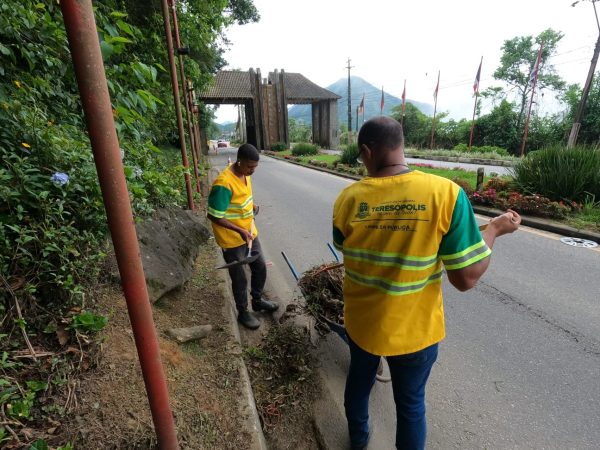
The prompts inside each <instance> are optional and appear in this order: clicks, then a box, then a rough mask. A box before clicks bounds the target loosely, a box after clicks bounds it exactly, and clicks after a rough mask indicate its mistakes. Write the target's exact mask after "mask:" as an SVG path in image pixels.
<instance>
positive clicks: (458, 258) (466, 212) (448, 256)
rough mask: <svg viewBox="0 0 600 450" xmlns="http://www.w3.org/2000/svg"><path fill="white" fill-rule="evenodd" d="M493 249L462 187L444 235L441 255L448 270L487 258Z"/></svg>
mask: <svg viewBox="0 0 600 450" xmlns="http://www.w3.org/2000/svg"><path fill="white" fill-rule="evenodd" d="M491 253H492V251H491V250H490V249H489V248H488V246H487V244H486V243H485V241H484V240H483V238H482V237H481V232H480V231H479V227H478V226H477V221H476V220H475V215H474V214H473V208H472V207H471V203H470V202H469V199H468V198H467V195H466V194H465V191H463V190H462V189H460V191H459V193H458V196H457V197H456V203H455V205H454V210H453V212H452V222H451V223H450V228H449V229H448V232H447V233H446V234H445V235H444V236H443V237H442V242H441V244H440V250H439V255H440V257H441V258H442V261H443V262H444V265H445V266H446V269H447V270H457V269H462V268H464V267H467V266H470V265H472V264H475V263H476V262H478V261H481V260H482V259H484V258H487V257H488V256H489V255H490V254H491Z"/></svg>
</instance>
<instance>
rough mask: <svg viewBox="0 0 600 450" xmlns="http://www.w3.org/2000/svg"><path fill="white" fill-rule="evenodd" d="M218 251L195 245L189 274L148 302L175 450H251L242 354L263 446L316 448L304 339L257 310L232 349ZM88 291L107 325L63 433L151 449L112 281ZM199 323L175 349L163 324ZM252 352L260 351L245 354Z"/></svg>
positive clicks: (123, 312)
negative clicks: (201, 333) (198, 334)
mask: <svg viewBox="0 0 600 450" xmlns="http://www.w3.org/2000/svg"><path fill="white" fill-rule="evenodd" d="M217 251H218V249H217V248H216V246H215V244H214V241H213V240H212V239H211V240H209V242H208V243H207V244H206V245H205V246H203V247H202V248H201V249H200V255H199V257H198V260H197V261H196V266H195V271H194V276H193V279H192V280H191V281H190V282H188V283H186V284H185V286H184V287H183V289H181V290H179V291H176V292H172V293H170V294H168V295H166V296H165V297H164V298H162V299H160V300H159V301H158V302H157V303H156V304H154V305H153V313H154V321H155V324H156V328H157V332H158V334H159V341H160V348H161V357H162V361H163V366H164V367H165V371H166V376H167V382H168V388H169V394H170V399H171V405H172V408H173V412H174V415H175V422H176V426H177V433H178V439H179V442H180V445H181V448H182V449H236V450H238V449H239V450H244V449H249V448H250V446H251V444H250V442H251V439H250V436H249V433H248V432H246V431H243V430H245V429H246V428H245V426H246V425H245V420H246V416H245V415H244V414H245V413H244V412H243V411H242V409H241V408H243V407H244V406H245V405H247V401H246V399H245V397H244V396H243V394H242V391H241V381H240V380H241V374H240V355H243V357H244V359H245V361H246V364H247V368H248V373H249V376H250V380H251V382H252V385H253V391H254V395H255V399H256V404H257V406H258V413H259V417H260V420H261V424H262V427H263V431H264V435H265V439H266V442H267V446H268V448H269V449H274V450H287V449H297V450H317V449H318V448H319V445H318V443H317V441H316V438H315V435H314V430H313V424H312V414H311V409H312V402H313V400H314V398H315V397H316V396H317V395H318V387H317V386H316V385H315V382H314V380H315V378H314V377H313V375H314V360H312V359H311V358H310V357H309V354H310V353H311V350H312V348H311V345H310V342H309V338H308V335H306V334H305V333H304V332H303V331H298V332H289V331H286V327H285V326H282V325H281V324H278V323H276V322H275V321H274V320H272V318H271V317H269V316H268V315H266V314H260V317H261V321H262V322H263V325H262V326H261V328H260V329H259V330H257V331H248V330H243V329H242V330H241V339H242V348H240V346H239V345H238V344H237V342H236V340H235V338H234V336H233V333H232V328H231V324H230V322H229V320H230V316H229V313H228V312H227V310H226V306H228V302H230V301H231V300H230V299H229V298H227V296H228V295H229V294H228V292H229V291H228V290H227V287H226V286H224V285H223V283H224V282H228V279H227V278H226V277H223V276H222V275H223V274H221V273H218V272H217V271H216V270H215V269H214V267H215V266H217V265H218V258H217ZM267 294H270V293H267ZM93 296H94V299H93V300H94V302H95V303H96V309H97V311H98V312H99V313H102V314H105V315H107V316H108V317H109V322H108V325H107V327H106V329H105V330H104V331H103V332H102V333H103V337H102V341H103V342H102V350H101V352H100V355H99V358H98V365H97V368H95V369H92V370H90V371H88V372H85V373H84V374H83V376H82V378H80V379H79V380H78V381H77V386H76V389H74V390H73V392H74V398H73V400H72V401H74V404H75V405H76V406H75V408H74V409H73V410H72V415H71V416H72V417H73V419H72V421H71V423H69V424H64V425H65V426H64V428H63V433H61V434H63V436H65V438H66V439H65V440H68V441H69V442H71V443H73V444H74V448H75V449H80V448H81V449H83V448H85V449H90V450H95V449H98V450H101V449H102V450H104V449H154V448H157V445H156V438H155V434H154V430H153V425H152V419H151V416H150V411H149V406H148V401H147V397H146V392H145V388H144V383H143V379H142V375H141V370H140V368H139V361H138V357H137V352H136V348H135V343H134V340H133V333H132V331H131V326H130V323H129V318H128V314H127V308H126V304H125V299H124V297H123V295H122V293H121V290H120V286H119V285H118V284H114V283H108V282H107V283H106V284H103V285H99V286H98V287H97V288H96V290H95V293H94V295H93ZM202 324H211V325H212V326H213V331H212V332H211V333H210V334H209V336H208V337H206V338H204V339H201V340H200V341H196V342H192V343H186V344H182V345H180V344H178V343H176V342H175V341H173V340H172V339H170V338H169V337H168V336H167V335H166V330H167V329H169V328H177V327H187V326H193V325H202ZM257 349H260V350H259V351H262V352H263V355H266V357H264V358H260V359H258V360H257V359H253V358H252V357H249V355H252V354H253V352H254V351H256V350H257ZM65 429H66V430H67V432H66V433H65Z"/></svg>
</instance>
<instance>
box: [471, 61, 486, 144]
mask: <svg viewBox="0 0 600 450" xmlns="http://www.w3.org/2000/svg"><path fill="white" fill-rule="evenodd" d="M482 64H483V56H482V57H481V61H480V62H479V70H477V75H476V76H475V84H474V85H473V86H474V88H475V104H474V105H473V120H471V132H470V133H469V151H471V147H472V146H473V132H474V131H475V113H476V111H477V98H478V97H479V79H480V77H481V65H482Z"/></svg>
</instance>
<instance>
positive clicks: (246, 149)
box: [207, 144, 279, 330]
mask: <svg viewBox="0 0 600 450" xmlns="http://www.w3.org/2000/svg"><path fill="white" fill-rule="evenodd" d="M258 160H259V153H258V150H257V149H256V147H254V146H253V145H251V144H243V145H241V146H240V148H239V149H238V152H237V160H236V162H235V163H233V164H231V165H229V166H228V167H227V168H226V169H225V170H223V171H222V172H221V173H220V174H219V176H218V177H217V179H216V180H215V181H214V183H213V185H212V188H211V191H210V195H209V197H208V214H207V216H208V218H209V219H210V221H211V222H212V228H213V233H214V235H215V240H216V241H217V244H219V247H221V250H222V251H223V258H224V259H225V262H226V263H230V262H234V261H240V260H242V259H244V258H245V257H246V256H247V252H248V244H249V243H250V241H252V253H255V252H258V253H259V257H258V259H256V260H255V261H253V262H251V263H250V264H249V265H250V272H251V281H250V295H251V297H252V309H253V310H254V311H267V312H273V311H276V310H277V308H278V307H279V305H277V303H275V302H272V301H269V300H266V299H264V298H263V297H262V292H263V288H264V287H265V282H266V280H267V267H266V265H265V259H264V257H263V255H262V252H261V247H260V242H259V240H258V230H257V229H256V226H255V224H254V216H255V215H256V214H257V213H258V206H256V205H255V204H254V200H253V197H252V181H251V180H250V175H252V174H253V173H254V171H255V170H256V167H257V166H258ZM229 277H230V278H231V288H232V290H233V297H234V299H235V305H236V307H237V310H238V320H239V321H240V323H241V324H242V325H243V326H245V327H246V328H250V329H252V330H254V329H256V328H258V327H259V326H260V321H259V320H258V319H257V318H256V317H255V316H254V315H253V314H252V313H250V312H249V311H248V281H247V279H246V272H245V269H244V266H243V265H240V266H234V267H230V268H229Z"/></svg>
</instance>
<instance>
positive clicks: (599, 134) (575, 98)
mask: <svg viewBox="0 0 600 450" xmlns="http://www.w3.org/2000/svg"><path fill="white" fill-rule="evenodd" d="M580 98H581V88H580V87H579V86H578V85H571V86H569V88H568V89H567V91H566V92H565V94H564V96H563V100H564V101H565V103H566V104H567V105H568V108H569V110H568V113H567V115H566V117H565V119H564V123H563V131H564V132H565V133H568V132H569V130H570V129H571V125H572V123H573V119H574V117H575V113H576V112H577V109H578V108H579V103H580ZM577 142H578V143H579V144H583V145H597V144H598V142H600V78H594V80H593V82H592V84H591V88H590V91H589V94H588V98H587V102H586V107H585V115H584V116H583V120H582V122H581V128H580V129H579V137H578V139H577Z"/></svg>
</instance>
